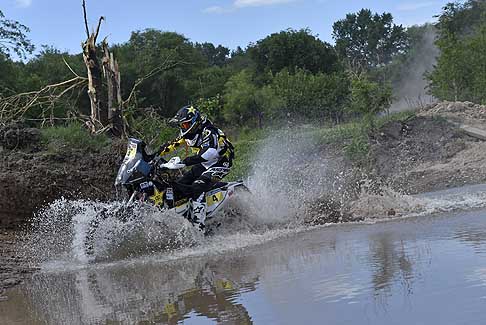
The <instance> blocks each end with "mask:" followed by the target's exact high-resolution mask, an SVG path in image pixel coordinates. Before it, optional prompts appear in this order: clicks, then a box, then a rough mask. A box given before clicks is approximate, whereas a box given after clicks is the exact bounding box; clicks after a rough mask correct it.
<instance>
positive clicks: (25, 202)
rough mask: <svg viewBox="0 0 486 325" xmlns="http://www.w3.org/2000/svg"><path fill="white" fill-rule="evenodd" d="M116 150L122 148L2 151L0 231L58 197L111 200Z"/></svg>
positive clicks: (115, 166)
mask: <svg viewBox="0 0 486 325" xmlns="http://www.w3.org/2000/svg"><path fill="white" fill-rule="evenodd" d="M21 132H30V131H28V130H22V131H21ZM31 143H32V142H31ZM16 148H17V149H18V147H16ZM120 150H122V151H123V150H124V145H122V146H120V145H118V144H117V145H114V146H113V147H111V148H106V149H104V150H101V151H98V152H86V151H82V150H75V149H70V148H62V149H60V151H57V152H48V151H47V152H45V151H41V152H35V150H34V151H30V152H29V151H25V150H23V151H21V150H5V149H4V150H3V152H2V154H1V155H0V228H9V227H13V226H16V225H18V224H19V223H21V222H23V221H26V220H27V219H29V218H30V217H31V216H32V213H33V212H35V211H36V210H38V208H40V207H41V206H44V205H46V204H48V203H50V202H52V201H54V200H56V199H59V198H61V197H65V198H80V199H82V198H89V199H93V200H97V199H98V200H107V199H110V198H113V197H114V195H115V189H114V186H113V180H114V179H115V176H116V171H117V167H118V165H119V163H120V160H121V159H122V156H123V154H122V153H121V152H120Z"/></svg>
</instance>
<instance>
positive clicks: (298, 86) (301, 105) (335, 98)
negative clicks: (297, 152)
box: [262, 69, 349, 122]
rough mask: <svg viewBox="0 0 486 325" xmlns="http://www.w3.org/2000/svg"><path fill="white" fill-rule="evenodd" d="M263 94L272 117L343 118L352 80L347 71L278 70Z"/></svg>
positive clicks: (302, 118) (322, 120)
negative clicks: (349, 78) (350, 80)
mask: <svg viewBox="0 0 486 325" xmlns="http://www.w3.org/2000/svg"><path fill="white" fill-rule="evenodd" d="M264 90H265V91H264V92H263V93H262V95H263V96H264V101H263V102H264V103H265V104H266V105H265V107H266V114H267V115H268V116H269V117H270V118H272V119H277V120H281V119H287V120H297V121H299V120H300V121H306V120H311V121H316V120H317V121H321V122H324V121H327V120H331V121H334V122H339V121H340V120H341V119H342V117H343V113H344V108H345V107H346V105H347V103H348V99H349V81H348V78H347V76H346V75H344V74H343V73H335V74H330V75H329V74H324V73H317V74H312V73H309V72H307V71H305V70H303V69H299V70H297V71H295V73H293V74H291V73H290V72H289V71H288V70H287V69H284V70H282V71H281V72H279V73H277V74H276V75H275V76H274V78H273V79H272V81H271V83H270V84H269V85H268V86H266V87H265V88H264Z"/></svg>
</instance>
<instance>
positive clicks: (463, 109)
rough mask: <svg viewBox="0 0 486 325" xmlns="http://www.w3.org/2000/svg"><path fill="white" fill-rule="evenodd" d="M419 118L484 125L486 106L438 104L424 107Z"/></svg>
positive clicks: (466, 103) (451, 103) (458, 103)
mask: <svg viewBox="0 0 486 325" xmlns="http://www.w3.org/2000/svg"><path fill="white" fill-rule="evenodd" d="M418 115H419V116H441V117H443V118H446V119H449V120H451V121H454V122H458V123H463V124H469V125H478V124H485V123H486V106H485V105H479V104H474V103H471V102H448V101H444V102H439V103H435V104H430V105H426V106H425V107H423V108H422V109H420V110H419V112H418Z"/></svg>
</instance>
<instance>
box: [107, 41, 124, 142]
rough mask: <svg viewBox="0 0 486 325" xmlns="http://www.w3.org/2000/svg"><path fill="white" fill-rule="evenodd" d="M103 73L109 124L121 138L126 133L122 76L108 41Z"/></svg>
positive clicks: (113, 131)
mask: <svg viewBox="0 0 486 325" xmlns="http://www.w3.org/2000/svg"><path fill="white" fill-rule="evenodd" d="M102 47H103V72H104V76H105V79H106V83H107V88H108V122H109V123H110V124H111V126H112V133H113V134H114V135H115V136H121V135H122V134H124V133H125V127H124V122H123V117H122V109H123V100H122V95H121V74H120V69H119V67H118V62H117V61H116V60H115V58H114V56H113V53H111V52H110V50H109V48H108V43H107V42H106V39H105V40H103V44H102Z"/></svg>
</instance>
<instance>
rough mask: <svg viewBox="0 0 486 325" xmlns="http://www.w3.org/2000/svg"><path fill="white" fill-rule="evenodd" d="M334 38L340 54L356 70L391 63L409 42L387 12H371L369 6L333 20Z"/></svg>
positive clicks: (401, 27)
mask: <svg viewBox="0 0 486 325" xmlns="http://www.w3.org/2000/svg"><path fill="white" fill-rule="evenodd" d="M333 38H334V39H335V41H336V50H337V52H338V53H339V55H340V57H341V58H343V59H344V60H346V61H347V63H348V65H349V67H350V68H352V69H353V70H354V71H358V72H360V71H368V70H370V69H372V68H376V67H379V66H381V65H386V64H388V63H390V62H391V61H392V60H393V58H394V57H395V56H396V55H398V54H400V53H403V52H404V51H405V50H406V49H407V46H408V40H407V35H406V33H405V29H404V27H403V26H402V25H395V24H394V23H393V16H392V15H391V14H390V13H383V14H381V15H379V14H377V13H375V14H373V13H372V12H371V10H369V9H362V10H360V11H359V12H358V13H353V14H348V15H346V18H345V19H342V20H339V21H337V22H335V23H334V25H333Z"/></svg>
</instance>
